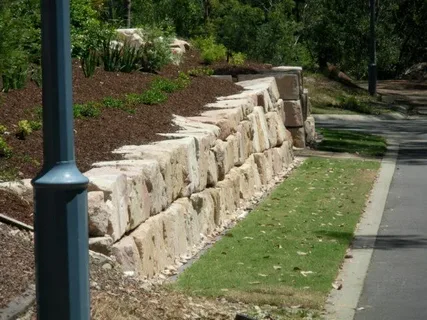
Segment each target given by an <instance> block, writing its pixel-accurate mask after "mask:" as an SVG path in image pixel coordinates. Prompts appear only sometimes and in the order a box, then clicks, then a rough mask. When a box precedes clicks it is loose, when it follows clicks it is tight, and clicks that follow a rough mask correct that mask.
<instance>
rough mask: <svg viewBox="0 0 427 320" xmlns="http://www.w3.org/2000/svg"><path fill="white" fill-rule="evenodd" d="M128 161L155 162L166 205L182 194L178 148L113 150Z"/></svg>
mask: <svg viewBox="0 0 427 320" xmlns="http://www.w3.org/2000/svg"><path fill="white" fill-rule="evenodd" d="M113 152H114V153H119V154H122V155H123V157H124V158H125V159H128V160H156V161H157V162H158V163H159V165H160V172H161V173H162V176H163V180H164V181H165V185H166V194H167V198H168V203H169V204H170V203H172V202H173V201H174V200H175V199H177V198H178V197H179V196H180V195H181V194H182V189H183V188H184V179H183V175H182V166H181V164H180V163H179V161H178V159H179V157H178V155H177V153H178V148H167V149H166V148H161V147H159V146H158V145H141V146H124V147H122V148H120V149H117V150H114V151H113Z"/></svg>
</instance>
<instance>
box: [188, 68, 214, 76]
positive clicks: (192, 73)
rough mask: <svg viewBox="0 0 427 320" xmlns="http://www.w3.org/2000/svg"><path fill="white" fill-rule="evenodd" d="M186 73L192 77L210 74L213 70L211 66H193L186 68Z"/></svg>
mask: <svg viewBox="0 0 427 320" xmlns="http://www.w3.org/2000/svg"><path fill="white" fill-rule="evenodd" d="M187 73H188V75H190V76H192V77H200V76H211V75H213V74H214V70H213V69H211V68H206V67H205V68H194V69H190V70H188V72H187Z"/></svg>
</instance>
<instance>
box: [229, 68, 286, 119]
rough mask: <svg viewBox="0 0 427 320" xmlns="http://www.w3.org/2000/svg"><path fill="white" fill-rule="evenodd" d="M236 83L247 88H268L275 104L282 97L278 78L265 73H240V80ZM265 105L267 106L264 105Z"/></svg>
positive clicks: (255, 89)
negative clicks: (277, 81)
mask: <svg viewBox="0 0 427 320" xmlns="http://www.w3.org/2000/svg"><path fill="white" fill-rule="evenodd" d="M257 76H258V77H257ZM245 78H246V79H245ZM236 84H237V85H239V86H242V87H243V88H245V89H246V90H254V91H258V90H259V91H261V90H267V92H268V95H269V97H270V99H271V102H272V103H273V104H274V103H275V102H276V101H277V100H279V98H280V93H279V89H278V87H277V83H276V79H275V77H274V76H270V77H269V76H266V75H265V74H259V75H239V82H237V83H236ZM263 107H265V106H264V105H263ZM267 111H269V110H267Z"/></svg>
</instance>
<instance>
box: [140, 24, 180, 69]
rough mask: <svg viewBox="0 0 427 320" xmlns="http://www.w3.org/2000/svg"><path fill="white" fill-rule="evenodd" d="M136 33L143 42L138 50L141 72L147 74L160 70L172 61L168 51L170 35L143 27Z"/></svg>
mask: <svg viewBox="0 0 427 320" xmlns="http://www.w3.org/2000/svg"><path fill="white" fill-rule="evenodd" d="M138 33H139V35H140V36H141V37H142V38H143V39H144V42H145V43H144V45H142V46H141V47H140V50H139V51H140V52H139V54H140V60H139V61H140V65H141V70H143V71H148V72H152V71H156V70H160V69H161V68H162V67H163V66H165V65H167V64H169V63H171V62H172V61H173V54H172V51H171V49H170V44H171V43H172V40H173V35H172V33H170V32H168V33H166V32H164V31H163V30H162V29H160V28H158V27H144V29H140V30H139V31H138Z"/></svg>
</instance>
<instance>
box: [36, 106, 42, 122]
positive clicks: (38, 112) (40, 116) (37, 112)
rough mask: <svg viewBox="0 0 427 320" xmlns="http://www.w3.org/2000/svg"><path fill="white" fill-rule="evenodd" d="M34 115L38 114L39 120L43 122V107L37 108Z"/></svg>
mask: <svg viewBox="0 0 427 320" xmlns="http://www.w3.org/2000/svg"><path fill="white" fill-rule="evenodd" d="M34 113H35V114H36V117H37V119H40V120H41V119H42V118H43V107H42V106H37V107H35V108H34Z"/></svg>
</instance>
